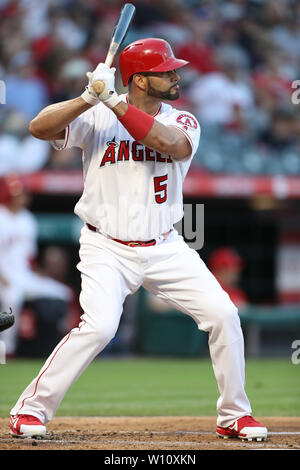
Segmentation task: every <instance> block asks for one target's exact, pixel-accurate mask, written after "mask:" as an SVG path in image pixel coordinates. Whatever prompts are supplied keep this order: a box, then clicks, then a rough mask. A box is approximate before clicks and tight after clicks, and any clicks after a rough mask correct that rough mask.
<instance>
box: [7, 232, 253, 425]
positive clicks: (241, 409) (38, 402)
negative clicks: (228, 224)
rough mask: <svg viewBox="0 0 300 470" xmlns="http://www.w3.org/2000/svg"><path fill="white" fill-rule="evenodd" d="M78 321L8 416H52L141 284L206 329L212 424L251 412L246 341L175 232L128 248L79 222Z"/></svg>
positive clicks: (230, 309) (228, 305)
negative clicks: (214, 390)
mask: <svg viewBox="0 0 300 470" xmlns="http://www.w3.org/2000/svg"><path fill="white" fill-rule="evenodd" d="M79 254H80V260H81V261H80V262H79V264H78V269H79V271H80V272H81V277H82V290H81V294H80V303H81V307H82V309H83V311H84V313H83V315H82V317H81V320H82V321H81V323H80V324H79V326H78V327H77V328H74V329H73V330H72V331H71V332H70V333H69V334H68V335H67V336H65V338H63V339H62V341H61V342H60V343H59V344H58V345H57V347H56V348H55V349H54V351H53V353H52V354H51V355H50V357H49V358H48V359H47V361H46V363H45V365H44V366H43V368H42V369H41V371H40V372H39V374H38V376H37V377H36V378H35V379H34V380H33V381H32V382H31V383H30V385H29V386H28V387H27V388H26V390H25V391H24V392H23V394H22V395H21V397H20V398H19V400H18V402H17V404H16V405H15V406H14V407H13V409H12V410H11V414H12V415H15V414H30V415H33V416H36V417H37V418H39V419H40V420H41V421H42V422H43V423H44V424H46V423H47V422H48V421H50V420H51V419H52V418H53V416H54V414H55V412H56V410H57V408H58V406H59V404H60V402H61V400H62V399H63V397H64V395H65V393H66V392H67V390H68V389H69V387H70V386H71V385H72V383H73V382H74V381H75V380H76V379H77V378H78V377H79V376H80V375H81V373H82V372H83V371H84V370H85V369H86V367H87V366H88V365H89V364H90V362H91V361H92V360H93V359H94V358H95V356H96V355H98V354H99V353H100V352H101V351H102V350H103V349H104V348H105V346H106V345H107V344H108V343H109V342H110V340H111V339H112V338H113V337H114V335H115V334H116V331H117V329H118V325H119V321H120V317H121V314H122V309H123V302H124V300H125V298H126V296H127V295H128V294H132V293H134V292H136V291H137V290H138V289H139V287H140V286H143V287H144V288H145V289H147V290H148V291H150V292H151V293H153V294H156V295H157V296H158V297H160V298H161V299H163V300H164V301H166V302H167V303H168V304H169V305H170V306H172V307H174V308H176V309H178V310H180V311H182V312H183V313H186V314H188V315H190V316H191V317H192V318H193V319H194V320H195V322H196V323H197V325H198V328H199V329H200V330H204V331H206V332H208V333H209V349H210V355H211V360H212V366H213V369H214V373H215V377H216V380H217V384H218V388H219V392H220V398H219V399H218V402H217V414H218V417H217V424H218V425H219V426H225V427H226V426H228V425H230V424H232V422H233V421H235V420H236V419H237V418H239V417H241V416H245V415H251V408H250V403H249V400H248V398H247V396H246V393H245V389H244V383H245V375H244V369H245V364H244V340H243V335H242V330H241V327H240V320H239V316H238V313H237V308H236V307H235V305H234V304H233V303H232V302H231V300H230V298H229V296H228V295H227V293H225V291H224V290H223V289H222V288H221V286H220V284H219V283H218V282H217V280H216V279H215V277H214V276H213V275H212V274H211V272H210V271H209V270H208V269H207V267H206V265H205V264H204V262H203V261H202V260H201V258H200V257H199V255H198V254H197V252H196V251H194V250H192V249H191V248H189V246H188V245H187V244H186V243H185V242H184V240H183V238H182V237H181V236H179V235H178V233H177V232H176V230H173V231H172V232H171V234H170V235H169V237H168V238H167V239H166V240H159V241H158V243H157V244H156V245H154V246H148V247H130V246H127V245H122V244H120V243H118V242H115V241H113V240H110V239H108V238H105V237H104V236H103V235H101V234H99V233H96V232H92V231H90V230H89V229H88V228H87V227H83V229H82V232H81V237H80V252H79Z"/></svg>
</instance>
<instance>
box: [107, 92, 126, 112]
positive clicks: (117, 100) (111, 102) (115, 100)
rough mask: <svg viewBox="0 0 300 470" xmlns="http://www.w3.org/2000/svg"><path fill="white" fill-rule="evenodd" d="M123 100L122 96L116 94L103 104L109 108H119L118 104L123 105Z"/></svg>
mask: <svg viewBox="0 0 300 470" xmlns="http://www.w3.org/2000/svg"><path fill="white" fill-rule="evenodd" d="M121 101H122V99H121V98H120V96H119V95H118V94H117V93H116V92H114V93H113V94H112V95H110V96H109V98H106V99H105V100H103V103H104V104H105V105H106V106H107V107H108V108H114V107H115V106H117V104H119V103H121Z"/></svg>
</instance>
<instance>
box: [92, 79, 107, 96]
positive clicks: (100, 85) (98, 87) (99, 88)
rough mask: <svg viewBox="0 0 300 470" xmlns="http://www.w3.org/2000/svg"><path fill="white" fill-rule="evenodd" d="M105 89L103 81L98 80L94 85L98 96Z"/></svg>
mask: <svg viewBox="0 0 300 470" xmlns="http://www.w3.org/2000/svg"><path fill="white" fill-rule="evenodd" d="M104 88H105V83H104V82H102V81H101V80H97V81H96V82H95V83H93V89H94V92H95V93H97V95H101V93H102V92H103V90H104Z"/></svg>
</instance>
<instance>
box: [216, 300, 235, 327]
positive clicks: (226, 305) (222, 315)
mask: <svg viewBox="0 0 300 470" xmlns="http://www.w3.org/2000/svg"><path fill="white" fill-rule="evenodd" d="M215 317H216V321H217V322H218V323H221V324H224V325H231V324H232V323H236V322H239V316H238V309H237V307H236V306H235V305H234V303H233V302H232V301H231V300H230V299H228V300H227V301H226V302H222V303H220V304H218V307H217V308H216V310H215Z"/></svg>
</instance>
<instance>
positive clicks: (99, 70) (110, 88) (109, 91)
mask: <svg viewBox="0 0 300 470" xmlns="http://www.w3.org/2000/svg"><path fill="white" fill-rule="evenodd" d="M115 72H116V69H115V68H114V67H112V68H109V67H108V66H107V65H105V64H103V63H100V64H99V65H98V66H97V67H96V69H95V70H94V72H87V77H88V79H89V84H88V86H87V88H86V90H85V92H84V93H83V94H82V95H81V96H82V98H83V99H84V100H85V101H87V102H88V103H90V104H92V105H94V104H98V103H99V101H102V102H103V103H104V104H105V105H106V106H108V107H109V108H114V107H115V106H116V105H117V104H118V103H120V102H121V101H122V100H121V99H120V97H119V95H118V94H117V93H116V91H115ZM97 81H101V82H103V83H104V85H105V86H104V90H103V91H102V93H100V94H97V93H96V92H95V90H94V88H93V84H94V83H95V82H97Z"/></svg>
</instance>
